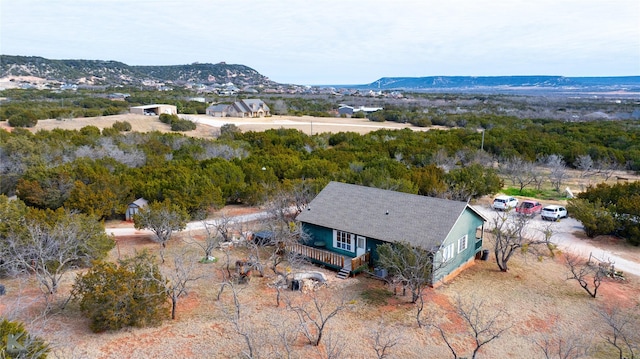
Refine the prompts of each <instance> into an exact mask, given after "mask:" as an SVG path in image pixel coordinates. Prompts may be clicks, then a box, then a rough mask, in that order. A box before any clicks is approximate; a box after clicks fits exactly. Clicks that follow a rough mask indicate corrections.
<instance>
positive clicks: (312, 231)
mask: <svg viewBox="0 0 640 359" xmlns="http://www.w3.org/2000/svg"><path fill="white" fill-rule="evenodd" d="M302 228H303V229H304V231H305V232H306V233H307V234H309V236H310V237H311V239H310V240H309V241H307V242H305V243H304V244H305V245H308V246H312V247H313V246H314V245H313V243H314V242H317V241H323V242H324V243H325V246H324V247H323V249H326V250H328V251H331V252H335V253H339V254H342V255H343V256H347V257H351V258H353V257H355V256H356V246H355V245H356V243H355V241H354V243H353V251H345V250H343V249H342V248H335V247H334V246H333V229H331V228H327V227H321V226H316V225H314V224H309V223H302Z"/></svg>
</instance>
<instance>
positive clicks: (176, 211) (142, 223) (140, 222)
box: [133, 201, 189, 263]
mask: <svg viewBox="0 0 640 359" xmlns="http://www.w3.org/2000/svg"><path fill="white" fill-rule="evenodd" d="M188 220H189V215H188V214H187V212H186V211H185V210H184V209H183V208H181V207H179V206H177V205H175V204H172V203H171V202H169V201H165V202H154V203H150V204H149V205H148V206H146V207H144V208H141V209H140V211H139V212H138V213H137V214H135V215H134V216H133V223H134V226H135V228H136V229H149V230H151V231H152V232H153V233H154V234H155V237H154V239H153V240H154V242H156V243H159V244H160V245H161V246H162V247H161V249H160V258H161V259H162V263H164V250H165V248H166V247H167V242H168V241H169V239H171V235H172V234H173V232H175V231H181V230H183V229H185V227H186V225H187V221H188Z"/></svg>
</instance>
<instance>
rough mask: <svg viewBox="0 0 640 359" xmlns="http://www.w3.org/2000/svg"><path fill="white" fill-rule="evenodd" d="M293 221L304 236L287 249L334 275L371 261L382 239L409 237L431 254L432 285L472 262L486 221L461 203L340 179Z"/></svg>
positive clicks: (390, 241) (346, 273) (372, 262)
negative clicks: (328, 268) (306, 236)
mask: <svg viewBox="0 0 640 359" xmlns="http://www.w3.org/2000/svg"><path fill="white" fill-rule="evenodd" d="M297 220H298V221H299V222H300V224H301V225H302V228H303V229H304V231H305V233H307V234H308V235H309V236H308V237H309V238H307V239H306V240H305V241H304V242H303V243H300V244H296V245H293V246H292V248H291V250H293V251H295V252H298V253H300V254H303V255H305V256H306V257H307V258H309V259H311V260H312V261H314V262H317V263H320V264H322V265H325V266H327V267H331V268H334V269H337V270H339V271H340V272H339V276H340V274H342V276H343V277H344V276H346V275H350V274H355V273H357V272H358V271H359V270H361V269H362V268H363V267H367V266H376V262H377V260H378V253H377V247H378V246H379V245H381V244H384V243H396V242H408V243H410V244H411V245H413V246H416V247H419V248H422V249H424V250H427V251H429V252H430V253H432V255H433V261H434V272H433V275H432V278H431V284H432V285H434V284H436V285H437V284H438V283H440V282H443V281H447V280H449V279H451V278H453V277H454V276H455V275H457V274H458V273H459V272H460V271H462V270H463V269H464V268H466V267H468V266H470V265H471V264H473V260H474V258H476V255H477V254H478V253H479V252H480V251H481V249H482V240H483V234H484V223H485V222H486V218H485V217H483V216H482V215H481V214H480V213H479V212H478V211H477V210H475V209H474V208H473V207H471V206H470V205H469V204H467V203H465V202H458V201H451V200H446V199H440V198H433V197H426V196H418V195H413V194H407V193H401V192H395V191H389V190H383V189H378V188H371V187H364V186H358V185H352V184H345V183H339V182H330V183H329V184H328V185H327V186H326V187H325V188H324V189H323V190H322V191H321V192H320V193H319V194H318V195H317V196H316V197H315V198H314V199H313V201H311V203H309V205H308V208H307V209H306V210H304V211H302V213H300V214H299V215H298V217H297Z"/></svg>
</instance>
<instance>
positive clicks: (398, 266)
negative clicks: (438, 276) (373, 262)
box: [377, 242, 433, 303]
mask: <svg viewBox="0 0 640 359" xmlns="http://www.w3.org/2000/svg"><path fill="white" fill-rule="evenodd" d="M377 250H378V256H379V258H378V264H379V266H380V267H382V268H385V269H386V270H387V271H389V274H390V275H392V276H395V277H397V278H399V280H400V281H401V282H402V283H404V284H405V285H407V286H409V288H410V289H411V303H416V301H417V300H418V299H419V298H420V297H421V296H422V291H423V290H424V288H425V287H426V286H428V285H429V284H430V280H431V274H432V272H433V253H431V252H429V251H425V250H423V249H421V248H417V247H414V246H412V245H411V244H409V243H406V242H400V243H394V244H390V243H385V244H383V245H381V246H378V249H377Z"/></svg>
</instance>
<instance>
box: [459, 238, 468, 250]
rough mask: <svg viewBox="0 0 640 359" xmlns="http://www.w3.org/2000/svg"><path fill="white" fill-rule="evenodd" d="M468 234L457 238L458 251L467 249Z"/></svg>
mask: <svg viewBox="0 0 640 359" xmlns="http://www.w3.org/2000/svg"><path fill="white" fill-rule="evenodd" d="M468 238H469V236H468V235H466V234H465V235H464V236H463V237H462V238H460V239H458V253H460V252H462V251H464V250H465V249H467V242H468Z"/></svg>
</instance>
